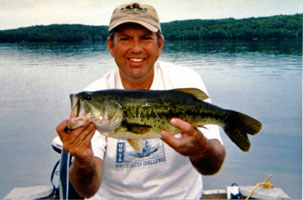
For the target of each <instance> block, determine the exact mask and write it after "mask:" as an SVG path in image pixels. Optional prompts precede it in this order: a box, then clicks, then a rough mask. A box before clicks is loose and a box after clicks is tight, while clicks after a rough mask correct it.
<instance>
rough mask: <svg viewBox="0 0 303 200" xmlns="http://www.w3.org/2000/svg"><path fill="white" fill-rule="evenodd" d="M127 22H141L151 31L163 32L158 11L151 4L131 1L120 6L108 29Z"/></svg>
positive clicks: (116, 9) (114, 13)
mask: <svg viewBox="0 0 303 200" xmlns="http://www.w3.org/2000/svg"><path fill="white" fill-rule="evenodd" d="M125 23H136V24H140V25H141V26H144V27H145V28H147V29H148V30H150V31H151V32H158V31H159V32H161V26H160V21H159V17H158V14H157V11H156V10H155V8H154V7H153V6H151V5H143V4H138V3H131V4H123V5H120V6H118V7H117V8H115V10H114V12H113V14H112V17H111V19H110V23H109V27H108V31H109V32H110V31H111V30H113V29H114V28H116V27H117V26H119V25H121V24H125Z"/></svg>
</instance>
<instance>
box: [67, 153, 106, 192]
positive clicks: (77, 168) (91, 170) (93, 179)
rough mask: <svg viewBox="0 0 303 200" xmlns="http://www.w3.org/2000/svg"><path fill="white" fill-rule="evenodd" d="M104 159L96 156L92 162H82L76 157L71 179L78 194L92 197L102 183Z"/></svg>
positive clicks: (72, 166) (71, 170)
mask: <svg viewBox="0 0 303 200" xmlns="http://www.w3.org/2000/svg"><path fill="white" fill-rule="evenodd" d="M101 174H102V160H100V159H99V158H94V159H93V160H92V162H91V163H86V164H85V165H84V164H80V163H79V162H78V161H77V160H76V159H75V160H74V161H73V164H72V165H71V168H70V173H69V175H70V180H71V183H72V185H73V186H74V188H75V189H76V191H77V192H78V194H79V195H80V196H82V197H85V198H89V197H92V196H93V195H94V194H95V193H96V192H97V191H98V189H99V187H100V185H101Z"/></svg>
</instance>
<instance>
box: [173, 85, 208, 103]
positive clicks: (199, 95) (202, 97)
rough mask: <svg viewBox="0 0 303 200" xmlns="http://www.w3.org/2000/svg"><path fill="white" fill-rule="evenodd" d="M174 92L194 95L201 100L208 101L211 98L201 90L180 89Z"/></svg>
mask: <svg viewBox="0 0 303 200" xmlns="http://www.w3.org/2000/svg"><path fill="white" fill-rule="evenodd" d="M173 90H174V91H179V92H184V93H187V94H190V95H193V96H194V97H196V98H197V99H199V100H202V101H204V100H206V99H208V98H209V96H208V95H207V94H206V93H205V92H203V91H202V90H199V89H197V88H178V89H173Z"/></svg>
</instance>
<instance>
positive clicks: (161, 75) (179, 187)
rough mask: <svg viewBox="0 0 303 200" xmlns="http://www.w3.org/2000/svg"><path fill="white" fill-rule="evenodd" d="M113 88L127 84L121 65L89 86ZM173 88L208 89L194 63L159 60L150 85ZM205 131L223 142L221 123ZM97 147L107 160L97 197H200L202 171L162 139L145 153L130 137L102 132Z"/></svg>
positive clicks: (94, 142)
mask: <svg viewBox="0 0 303 200" xmlns="http://www.w3.org/2000/svg"><path fill="white" fill-rule="evenodd" d="M113 88H118V89H123V85H122V82H121V79H120V76H119V70H118V69H117V68H115V69H114V70H112V71H110V72H109V73H107V74H106V75H105V76H104V77H103V78H101V79H99V80H97V81H95V82H93V83H92V84H90V85H89V86H88V87H87V88H85V90H86V91H95V90H101V89H113ZM173 88H199V89H201V90H202V91H204V92H206V93H207V91H206V88H205V86H204V83H203V81H202V80H201V78H200V76H199V75H198V74H197V73H196V72H194V71H193V70H191V69H190V68H186V67H180V66H176V65H174V64H172V63H168V62H157V63H156V64H155V73H154V80H153V83H152V85H151V88H150V89H151V90H166V89H173ZM201 130H202V131H203V134H204V135H205V136H206V137H207V138H208V139H213V138H216V139H218V140H219V141H221V142H222V140H221V137H220V134H219V129H218V127H217V126H214V125H207V129H201ZM179 136H180V135H179ZM176 137H178V135H177V136H176ZM92 148H93V151H94V155H95V156H96V157H99V158H101V159H102V160H103V172H102V185H101V187H100V189H99V191H98V193H97V194H96V195H95V196H94V197H93V198H92V199H100V198H101V199H136V198H138V199H146V198H152V199H199V198H200V196H201V192H202V176H201V175H200V174H199V173H198V172H197V171H196V169H195V168H194V167H193V166H192V164H191V162H190V160H189V158H188V157H185V156H182V155H180V154H179V153H177V152H175V151H174V150H173V149H172V148H171V147H169V146H168V145H167V144H165V143H164V142H163V141H162V140H161V139H158V138H157V139H149V140H145V141H144V149H143V152H142V153H141V154H139V153H138V152H136V151H135V150H134V149H133V148H132V147H130V145H129V144H128V143H127V141H125V140H119V139H115V138H110V137H105V136H103V135H101V134H100V133H98V132H96V134H95V135H94V137H93V140H92Z"/></svg>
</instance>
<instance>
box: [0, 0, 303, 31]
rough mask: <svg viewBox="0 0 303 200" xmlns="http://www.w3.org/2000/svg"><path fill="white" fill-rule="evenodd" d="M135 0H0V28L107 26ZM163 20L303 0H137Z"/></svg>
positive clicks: (300, 6)
mask: <svg viewBox="0 0 303 200" xmlns="http://www.w3.org/2000/svg"><path fill="white" fill-rule="evenodd" d="M134 1H135V0H0V30H6V29H12V28H19V27H27V26H33V25H49V24H85V25H108V23H109V20H110V16H111V14H112V12H113V10H114V8H115V7H116V6H118V5H120V4H123V3H129V2H134ZM136 2H138V3H142V4H150V5H153V6H154V7H155V8H156V10H157V12H158V15H159V18H160V21H161V22H170V21H174V20H185V19H222V18H230V17H232V18H236V19H239V18H249V17H264V16H273V15H280V14H284V15H291V14H296V13H303V3H302V0H137V1H136Z"/></svg>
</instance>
